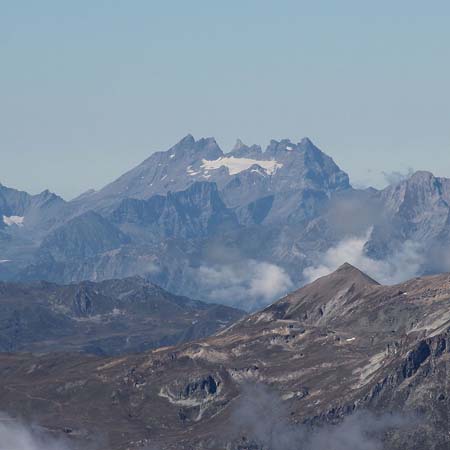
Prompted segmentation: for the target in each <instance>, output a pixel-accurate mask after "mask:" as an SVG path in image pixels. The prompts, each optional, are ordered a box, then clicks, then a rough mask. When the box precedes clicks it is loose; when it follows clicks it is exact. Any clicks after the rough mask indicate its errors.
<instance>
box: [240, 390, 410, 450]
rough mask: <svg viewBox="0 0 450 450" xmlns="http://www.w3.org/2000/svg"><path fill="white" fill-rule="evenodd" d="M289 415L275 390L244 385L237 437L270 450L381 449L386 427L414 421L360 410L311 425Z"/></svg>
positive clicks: (400, 425)
mask: <svg viewBox="0 0 450 450" xmlns="http://www.w3.org/2000/svg"><path fill="white" fill-rule="evenodd" d="M288 417H289V411H288V410H287V407H286V405H285V404H284V402H283V401H282V400H281V398H280V396H279V395H278V394H277V393H276V392H275V391H274V390H272V389H270V388H269V387H267V386H265V385H262V384H256V385H246V386H243V388H242V392H241V395H240V397H239V400H238V402H237V404H236V406H235V408H234V411H233V418H234V433H235V436H236V438H235V439H239V440H242V439H245V441H246V442H247V443H255V444H258V445H259V446H260V447H261V448H268V449H270V450H324V449H333V450H349V449H352V450H353V449H358V450H381V449H382V448H383V445H382V438H383V434H384V433H385V432H386V431H388V430H389V429H392V428H398V427H404V426H407V425H409V424H411V423H413V422H414V420H413V419H411V418H409V417H408V418H407V417H401V416H400V415H398V414H384V415H374V414H371V413H369V412H360V413H356V414H355V415H352V416H349V417H347V418H346V419H344V421H343V422H342V423H340V424H339V425H326V426H322V427H317V428H311V427H306V426H302V425H294V424H292V423H290V421H289V420H288ZM260 447H258V448H260ZM247 448H253V447H250V445H249V446H248V447H247ZM255 448H256V447H255Z"/></svg>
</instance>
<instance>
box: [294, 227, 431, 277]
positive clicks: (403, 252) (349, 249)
mask: <svg viewBox="0 0 450 450" xmlns="http://www.w3.org/2000/svg"><path fill="white" fill-rule="evenodd" d="M371 232H372V230H371V229H369V230H368V231H367V232H366V233H365V234H364V235H363V236H352V237H348V238H345V239H343V240H342V241H340V242H339V243H338V244H337V245H335V246H333V247H331V248H329V249H328V250H327V251H326V252H325V253H324V254H323V255H322V256H321V257H320V259H319V261H318V263H317V264H316V265H314V266H310V267H307V268H306V269H304V271H303V277H304V279H305V281H306V282H311V281H314V280H315V279H317V278H319V277H321V276H324V275H328V274H329V273H331V272H333V271H334V270H336V269H337V268H338V267H339V266H340V265H341V264H343V263H345V262H348V263H350V264H352V265H354V266H355V267H358V268H359V269H360V270H362V271H363V272H365V273H366V274H367V275H369V276H371V277H372V278H374V279H375V280H377V281H379V282H380V283H383V284H395V283H400V282H402V281H405V280H408V279H410V278H413V277H414V276H416V275H417V274H418V273H419V272H420V267H421V266H422V263H423V262H424V256H423V253H422V251H421V246H420V245H419V244H418V243H417V242H413V241H405V242H404V243H403V244H402V246H401V247H400V248H399V249H398V250H395V251H394V252H393V253H392V255H390V256H389V257H388V258H387V259H384V260H376V259H372V258H370V257H369V256H367V255H366V254H365V252H364V246H365V244H366V242H367V241H368V240H369V239H370V235H371Z"/></svg>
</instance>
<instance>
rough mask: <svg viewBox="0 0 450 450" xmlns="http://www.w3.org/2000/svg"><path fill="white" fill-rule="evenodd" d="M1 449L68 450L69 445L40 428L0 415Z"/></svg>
mask: <svg viewBox="0 0 450 450" xmlns="http://www.w3.org/2000/svg"><path fill="white" fill-rule="evenodd" d="M0 450H68V447H67V446H66V445H65V444H64V443H63V442H61V441H60V440H56V439H53V438H49V437H47V436H45V435H44V434H43V433H42V432H40V431H39V430H38V429H35V428H33V427H27V426H25V425H22V424H20V423H18V422H17V421H16V420H13V419H11V418H10V417H8V416H5V415H0Z"/></svg>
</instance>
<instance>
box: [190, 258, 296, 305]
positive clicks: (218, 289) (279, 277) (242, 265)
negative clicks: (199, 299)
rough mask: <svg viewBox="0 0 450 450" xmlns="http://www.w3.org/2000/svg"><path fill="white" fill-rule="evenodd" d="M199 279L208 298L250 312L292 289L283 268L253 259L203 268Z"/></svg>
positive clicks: (199, 273) (200, 270)
mask: <svg viewBox="0 0 450 450" xmlns="http://www.w3.org/2000/svg"><path fill="white" fill-rule="evenodd" d="M197 276H198V280H199V284H200V285H201V287H202V289H204V290H205V291H207V292H208V296H209V298H211V299H212V300H214V301H217V302H220V303H223V304H228V305H234V306H240V307H241V308H244V309H247V310H252V309H255V308H258V307H261V306H264V305H266V304H267V303H269V302H271V301H273V300H276V299H277V298H279V297H281V296H282V295H284V294H286V293H287V292H289V290H290V289H292V287H293V283H292V280H291V279H290V277H289V275H288V274H287V273H286V272H285V270H284V269H282V268H281V267H279V266H277V265H275V264H271V263H268V262H261V261H256V260H253V259H247V260H245V259H244V260H240V261H234V262H232V263H229V264H217V265H211V266H206V265H204V266H200V268H199V269H198V270H197Z"/></svg>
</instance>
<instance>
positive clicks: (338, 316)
mask: <svg viewBox="0 0 450 450" xmlns="http://www.w3.org/2000/svg"><path fill="white" fill-rule="evenodd" d="M449 349H450V274H444V275H438V276H431V277H424V278H417V279H413V280H410V281H408V282H406V283H403V284H400V285H396V286H382V285H379V284H378V283H377V282H376V281H374V280H372V279H371V278H369V277H368V276H366V275H365V274H363V273H361V272H360V271H359V270H358V269H356V268H354V267H352V266H350V265H348V264H344V265H343V266H341V267H340V268H339V269H338V270H337V271H336V272H334V273H332V274H331V275H328V276H326V277H323V278H320V279H318V280H317V281H315V282H313V283H311V284H310V285H307V286H305V287H303V288H301V289H299V290H297V291H295V292H293V293H292V294H290V295H288V296H286V297H285V298H282V299H281V300H279V301H278V302H276V303H274V304H273V305H271V306H269V307H267V308H266V309H264V310H263V311H261V312H259V313H256V314H253V315H251V316H249V317H248V318H244V319H242V320H241V321H239V322H237V323H236V324H234V325H232V326H230V327H229V328H227V329H225V330H223V331H220V332H218V333H217V334H215V335H213V336H211V337H209V338H206V339H203V340H198V341H196V342H193V343H188V344H183V345H180V346H176V347H168V348H159V349H156V350H153V351H148V352H146V353H142V354H139V355H128V356H121V357H112V358H101V357H97V356H83V355H73V354H68V353H65V354H50V355H46V356H41V357H38V356H33V355H27V354H3V355H2V356H1V357H0V375H1V379H2V383H1V386H0V410H3V411H5V412H6V413H8V414H9V415H10V416H13V417H24V418H26V419H29V420H34V421H38V422H39V424H40V425H42V426H43V427H46V428H47V429H49V430H52V431H53V432H55V433H61V434H66V435H67V436H68V437H70V440H71V441H72V445H73V446H74V447H77V448H78V447H79V448H87V447H86V446H87V445H88V444H94V445H97V447H98V448H100V449H102V450H106V449H110V450H125V449H146V448H150V449H160V450H161V449H202V448H205V449H206V448H208V449H262V448H266V449H267V448H271V449H272V450H278V449H283V450H284V449H288V448H290V449H292V450H294V449H295V448H299V449H302V448H303V447H302V445H303V444H302V442H299V441H296V442H295V444H292V445H291V446H281V445H278V444H277V442H281V440H282V438H283V436H282V435H281V434H279V435H276V436H275V438H274V439H275V440H274V441H270V442H271V443H272V442H275V444H267V442H265V443H263V442H258V440H259V437H260V436H258V433H256V434H255V433H254V430H253V431H252V429H250V428H251V427H248V426H247V425H246V423H245V420H242V421H241V423H238V424H237V423H236V417H239V415H238V416H236V410H237V409H238V408H240V407H242V402H243V400H244V401H245V396H244V394H243V392H244V391H245V389H246V388H245V387H246V386H248V385H249V384H250V385H253V386H257V385H265V386H269V387H270V389H271V390H272V392H275V393H276V395H277V397H278V398H279V399H280V402H281V404H282V405H283V408H284V410H285V411H286V413H287V417H286V420H287V423H288V424H289V426H291V425H292V426H294V427H300V424H303V427H304V426H317V427H319V429H320V427H321V426H324V425H327V426H329V424H338V423H340V422H341V421H342V420H343V419H344V418H345V417H347V416H350V415H356V414H358V411H364V410H369V411H372V412H373V413H374V414H391V413H394V414H395V415H396V417H400V418H404V423H403V425H402V426H397V424H396V422H395V421H394V420H392V422H391V425H392V426H393V429H389V430H385V429H382V430H378V432H379V433H380V434H381V436H380V444H379V445H380V446H377V445H378V444H374V445H375V446H373V447H369V446H367V445H366V446H365V447H361V448H364V449H370V450H371V449H379V448H385V449H389V450H394V449H396V450H400V449H402V450H405V449H408V450H425V449H427V450H428V449H434V450H444V449H448V448H450V435H449V432H448V430H449V429H450V427H449V425H450V422H449V412H450V402H449V389H448V388H449V371H448V367H449V358H450V353H449ZM255 395H256V397H257V396H258V394H255ZM268 409H270V408H268ZM275 413H276V411H275ZM249 414H251V413H249V412H248V411H247V413H245V415H243V416H241V417H244V416H245V417H247V418H248V416H249ZM245 417H244V418H245ZM260 418H261V420H262V417H261V416H260ZM255 420H256V421H257V420H258V416H256V417H255ZM367 420H371V419H367ZM305 424H306V425H305ZM246 427H247V428H246ZM333 442H334V445H335V447H334V448H336V449H338V448H339V449H340V448H343V447H339V446H338V444H337V441H333ZM381 442H383V443H382V444H381ZM277 445H278V446H277ZM283 445H284V444H283ZM287 445H288V444H287ZM381 445H382V447H381ZM305 448H306V447H305ZM315 448H320V447H315ZM322 448H324V447H322ZM328 448H333V447H328ZM358 450H359V449H358Z"/></svg>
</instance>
